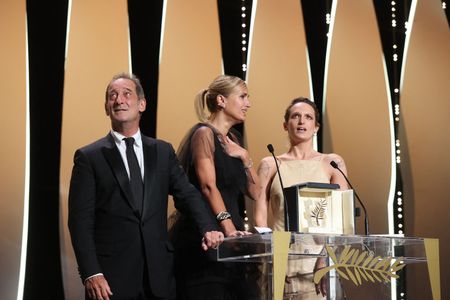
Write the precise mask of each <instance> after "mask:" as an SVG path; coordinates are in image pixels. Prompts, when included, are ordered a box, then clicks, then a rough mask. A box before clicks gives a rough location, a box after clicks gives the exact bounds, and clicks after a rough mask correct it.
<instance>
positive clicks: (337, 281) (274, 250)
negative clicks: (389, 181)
mask: <svg viewBox="0 0 450 300" xmlns="http://www.w3.org/2000/svg"><path fill="white" fill-rule="evenodd" d="M318 246H319V247H318ZM438 248H439V247H438V240H436V239H425V238H412V237H409V238H407V237H400V236H376V235H375V236H358V235H337V234H321V233H314V234H313V233H297V232H284V231H278V232H277V231H276V232H273V233H265V234H254V235H250V236H242V237H233V238H226V239H225V241H224V242H223V243H222V244H221V245H220V246H219V247H218V251H217V260H218V261H220V262H235V263H259V264H260V265H264V266H266V268H265V270H266V272H264V276H263V277H264V278H266V280H265V282H266V284H265V285H263V286H261V290H262V291H265V292H263V293H262V294H261V295H262V296H261V298H260V299H276V300H278V299H279V300H281V299H283V289H284V284H285V275H286V270H287V269H288V265H289V264H291V263H292V262H295V261H301V260H304V259H311V258H319V257H322V258H324V259H325V260H326V261H328V263H327V266H326V267H324V268H323V269H320V270H317V271H316V272H315V273H314V275H313V278H314V281H317V282H318V281H319V280H320V279H321V278H322V277H323V278H327V280H328V284H327V299H378V300H382V299H397V296H396V284H397V282H396V280H397V278H398V275H397V273H398V272H402V271H404V267H405V266H407V268H414V267H415V266H427V269H428V274H429V279H430V282H429V283H427V282H424V284H423V288H424V289H428V290H429V294H430V299H431V298H432V299H435V300H440V285H439V284H440V283H439V282H440V281H439V253H438ZM413 270H415V269H413ZM425 272H426V271H425ZM262 281H264V280H262ZM285 299H286V298H285ZM293 299H301V298H293Z"/></svg>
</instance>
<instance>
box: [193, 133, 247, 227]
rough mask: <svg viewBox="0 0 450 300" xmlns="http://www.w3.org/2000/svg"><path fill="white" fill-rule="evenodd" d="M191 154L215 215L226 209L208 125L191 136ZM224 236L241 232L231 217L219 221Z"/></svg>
mask: <svg viewBox="0 0 450 300" xmlns="http://www.w3.org/2000/svg"><path fill="white" fill-rule="evenodd" d="M192 154H193V163H194V166H195V170H196V174H197V178H198V181H199V184H200V191H201V192H202V194H203V195H204V196H205V198H206V199H207V201H208V203H209V205H210V207H211V210H212V213H213V214H214V215H215V216H217V214H219V213H220V212H223V211H226V210H227V209H226V207H225V203H224V201H223V199H222V195H221V194H220V191H219V189H218V188H217V185H216V171H215V165H214V136H213V132H212V130H211V129H210V128H209V127H206V126H205V127H201V128H199V129H198V130H197V131H196V132H195V133H194V135H193V136H192ZM220 226H221V228H222V230H223V232H224V234H225V236H235V235H241V234H243V233H242V232H241V231H237V230H236V227H235V226H234V224H233V221H232V220H231V219H226V220H223V221H221V222H220Z"/></svg>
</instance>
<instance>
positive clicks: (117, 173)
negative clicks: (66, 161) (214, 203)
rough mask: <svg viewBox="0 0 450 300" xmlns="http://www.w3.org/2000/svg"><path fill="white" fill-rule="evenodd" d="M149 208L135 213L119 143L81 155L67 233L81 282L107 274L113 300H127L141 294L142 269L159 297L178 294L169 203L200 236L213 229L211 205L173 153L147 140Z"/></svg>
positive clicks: (97, 145)
mask: <svg viewBox="0 0 450 300" xmlns="http://www.w3.org/2000/svg"><path fill="white" fill-rule="evenodd" d="M142 142H143V153H144V165H145V171H144V202H143V211H142V216H141V215H140V214H139V213H138V211H137V209H136V208H135V207H133V205H132V203H133V201H132V199H131V197H132V193H131V186H130V182H129V179H128V174H127V171H126V169H125V165H124V162H123V160H122V157H121V156H120V152H119V150H118V149H117V147H116V144H115V142H114V139H113V137H112V136H111V134H108V135H107V136H106V137H104V138H102V139H100V140H98V141H96V142H94V143H92V144H90V145H88V146H85V147H83V148H81V149H78V150H77V151H76V152H75V156H74V167H73V170H72V177H71V183H70V191H69V221H68V223H69V230H70V234H71V239H72V244H73V248H74V251H75V255H76V258H77V262H78V268H79V272H80V276H81V279H82V280H83V281H84V280H85V279H86V278H87V277H89V276H91V275H94V274H97V273H103V274H104V276H105V278H106V280H107V281H108V283H109V285H110V287H111V289H112V292H113V294H114V296H119V297H124V298H127V296H128V295H133V294H134V293H135V292H136V290H137V289H140V288H141V287H142V280H143V278H144V277H143V272H144V264H145V262H147V266H148V268H147V269H148V277H147V278H148V280H149V284H150V287H151V290H152V292H153V294H154V295H155V296H158V297H169V296H170V295H173V293H174V290H175V284H174V275H173V246H172V244H171V243H170V242H169V240H168V233H167V203H168V195H169V194H171V195H173V196H174V198H175V199H176V201H175V207H176V208H177V209H178V210H180V211H184V212H186V213H187V214H190V215H191V216H192V217H193V219H194V220H196V221H197V225H198V227H199V247H200V243H201V235H202V234H203V233H204V232H205V231H208V230H211V229H212V228H213V224H212V220H211V218H210V217H209V216H208V214H207V207H206V203H205V202H204V201H203V200H202V198H201V195H200V193H199V192H198V191H197V190H196V189H195V188H194V187H193V186H192V185H191V184H190V183H189V181H188V179H187V177H186V175H185V173H184V172H183V169H182V168H181V167H180V165H179V163H178V160H177V158H176V155H175V152H174V150H173V148H172V146H171V145H170V144H168V143H166V142H163V141H161V140H156V139H152V138H149V137H146V136H142Z"/></svg>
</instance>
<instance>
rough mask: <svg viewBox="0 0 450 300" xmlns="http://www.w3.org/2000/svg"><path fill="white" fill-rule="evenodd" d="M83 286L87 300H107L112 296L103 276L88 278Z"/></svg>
mask: <svg viewBox="0 0 450 300" xmlns="http://www.w3.org/2000/svg"><path fill="white" fill-rule="evenodd" d="M84 286H85V289H86V292H87V294H88V296H89V298H90V299H93V300H109V296H112V294H113V293H112V292H111V289H110V288H109V284H108V282H107V281H106V279H105V276H103V275H96V276H93V277H91V278H88V279H87V280H86V281H85V283H84Z"/></svg>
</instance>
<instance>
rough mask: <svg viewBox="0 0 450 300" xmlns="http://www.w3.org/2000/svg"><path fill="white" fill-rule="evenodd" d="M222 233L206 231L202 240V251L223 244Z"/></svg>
mask: <svg viewBox="0 0 450 300" xmlns="http://www.w3.org/2000/svg"><path fill="white" fill-rule="evenodd" d="M223 239H224V237H223V233H222V232H220V231H208V232H206V233H205V235H204V236H203V239H202V248H203V250H205V251H206V250H208V249H209V248H212V249H216V248H217V247H218V246H219V245H220V244H221V243H222V242H223Z"/></svg>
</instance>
